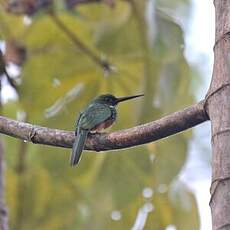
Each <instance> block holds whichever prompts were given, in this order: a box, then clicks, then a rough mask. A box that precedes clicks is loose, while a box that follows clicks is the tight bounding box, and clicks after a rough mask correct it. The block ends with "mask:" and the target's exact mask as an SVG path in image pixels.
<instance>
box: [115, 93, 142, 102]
mask: <svg viewBox="0 0 230 230" xmlns="http://www.w3.org/2000/svg"><path fill="white" fill-rule="evenodd" d="M142 96H144V94H138V95H134V96H128V97H119V98H117V101H116V102H117V103H120V102H122V101H127V100H131V99H134V98H136V97H142Z"/></svg>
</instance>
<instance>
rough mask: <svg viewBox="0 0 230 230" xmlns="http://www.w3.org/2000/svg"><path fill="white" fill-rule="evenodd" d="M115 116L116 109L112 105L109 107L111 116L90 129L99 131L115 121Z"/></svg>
mask: <svg viewBox="0 0 230 230" xmlns="http://www.w3.org/2000/svg"><path fill="white" fill-rule="evenodd" d="M116 116H117V113H116V110H115V109H114V108H113V107H111V116H110V117H109V118H107V119H106V120H104V121H103V122H101V123H99V124H98V125H96V126H95V127H94V128H93V129H92V131H100V130H102V129H106V128H108V127H110V126H111V125H112V124H113V123H114V122H115V120H116Z"/></svg>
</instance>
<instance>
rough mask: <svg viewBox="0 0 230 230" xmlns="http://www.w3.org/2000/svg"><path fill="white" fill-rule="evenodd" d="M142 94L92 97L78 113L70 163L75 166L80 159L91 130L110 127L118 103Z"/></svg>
mask: <svg viewBox="0 0 230 230" xmlns="http://www.w3.org/2000/svg"><path fill="white" fill-rule="evenodd" d="M141 96H144V94H138V95H133V96H126V97H119V98H117V97H115V96H114V95H112V94H103V95H100V96H98V97H96V98H95V99H93V100H92V101H91V102H90V103H89V104H88V105H87V106H86V108H85V109H84V110H83V112H81V113H80V115H79V117H78V119H77V124H76V130H75V140H74V143H73V148H72V154H71V157H70V165H71V166H76V165H77V164H78V163H79V162H80V159H81V155H82V151H83V149H84V145H85V141H86V139H87V135H88V134H89V133H93V132H100V131H101V130H103V129H106V128H108V127H110V126H111V125H112V124H113V123H114V122H115V121H116V118H117V111H116V106H117V105H118V103H120V102H123V101H127V100H131V99H134V98H137V97H141Z"/></svg>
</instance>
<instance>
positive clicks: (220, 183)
mask: <svg viewBox="0 0 230 230" xmlns="http://www.w3.org/2000/svg"><path fill="white" fill-rule="evenodd" d="M214 4H215V9H216V43H215V47H214V69H213V77H212V82H211V86H210V89H209V92H208V95H207V97H206V98H207V100H206V108H207V112H208V114H209V117H210V120H211V124H212V150H213V162H212V169H213V170H212V186H211V200H210V206H211V211H212V224H213V230H227V229H230V103H229V98H230V1H229V0H216V1H214Z"/></svg>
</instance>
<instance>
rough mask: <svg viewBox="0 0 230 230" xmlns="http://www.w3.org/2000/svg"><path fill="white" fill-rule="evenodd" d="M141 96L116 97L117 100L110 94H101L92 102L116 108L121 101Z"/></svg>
mask: <svg viewBox="0 0 230 230" xmlns="http://www.w3.org/2000/svg"><path fill="white" fill-rule="evenodd" d="M141 96H144V94H138V95H134V96H128V97H118V98H117V97H115V96H113V95H112V94H103V95H100V96H98V97H96V98H95V100H94V101H96V102H100V103H105V104H108V105H112V106H116V105H117V104H118V103H120V102H122V101H127V100H131V99H133V98H136V97H141Z"/></svg>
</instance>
